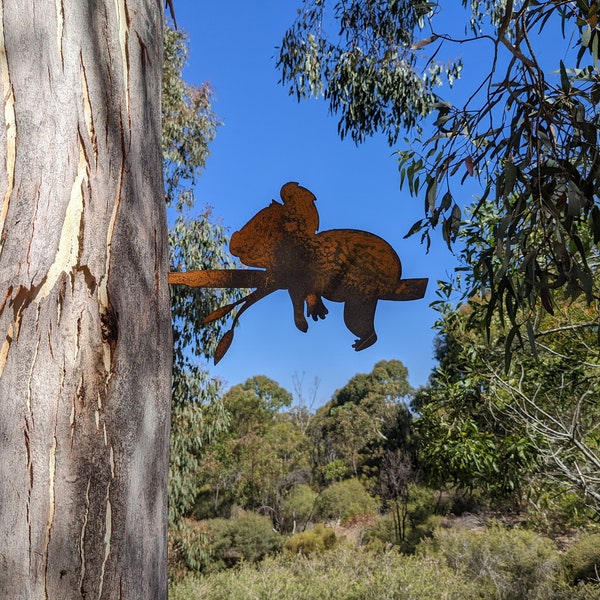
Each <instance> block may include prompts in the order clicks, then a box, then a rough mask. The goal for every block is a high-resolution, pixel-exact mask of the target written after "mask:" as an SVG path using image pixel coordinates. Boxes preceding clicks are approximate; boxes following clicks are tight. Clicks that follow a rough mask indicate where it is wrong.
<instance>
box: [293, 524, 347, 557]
mask: <svg viewBox="0 0 600 600" xmlns="http://www.w3.org/2000/svg"><path fill="white" fill-rule="evenodd" d="M335 542H336V537H335V532H334V531H333V529H329V528H328V527H325V525H322V524H321V523H319V524H317V525H316V526H315V528H314V529H309V530H308V531H303V532H302V533H296V534H295V535H293V536H292V537H291V538H290V539H289V540H287V542H286V543H285V544H284V546H283V548H284V550H285V551H286V552H288V553H289V554H302V555H304V556H311V555H313V554H318V553H321V552H323V551H325V550H330V549H331V548H333V546H334V545H335Z"/></svg>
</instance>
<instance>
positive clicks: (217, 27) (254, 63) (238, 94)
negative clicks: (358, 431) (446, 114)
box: [176, 0, 469, 405]
mask: <svg viewBox="0 0 600 600" xmlns="http://www.w3.org/2000/svg"><path fill="white" fill-rule="evenodd" d="M298 5H299V3H297V2H293V1H286V2H282V1H270V2H259V3H251V2H241V1H239V0H234V1H231V2H203V3H198V2H196V1H191V0H179V1H178V2H177V3H176V9H177V21H178V25H179V27H180V29H182V30H184V31H185V32H187V34H188V36H189V44H190V56H189V61H188V65H187V68H186V72H185V76H186V79H187V80H188V81H190V82H191V83H194V84H198V85H199V84H201V83H203V82H205V81H208V82H210V84H211V86H212V87H213V89H214V91H215V94H216V98H215V103H214V109H215V111H216V112H217V114H218V115H219V117H220V118H221V120H222V121H223V123H224V124H223V126H222V127H220V128H219V129H218V132H217V137H216V139H215V141H214V142H213V144H212V146H211V156H210V157H209V159H208V163H207V166H206V169H205V171H204V172H203V174H202V176H201V177H200V178H199V180H198V182H197V185H196V197H197V201H198V203H200V204H209V205H211V206H212V207H213V214H214V215H216V216H218V217H219V218H220V219H221V220H222V222H223V223H224V225H225V226H226V227H228V228H229V230H230V233H231V232H233V231H235V230H237V229H239V228H240V227H242V226H243V225H244V224H245V223H246V222H247V221H248V220H249V219H250V218H251V217H252V216H253V215H254V214H255V213H256V212H258V211H259V210H260V209H262V208H264V207H265V206H266V205H267V204H268V203H269V202H270V201H271V199H278V198H279V189H280V187H281V186H282V184H284V183H285V182H287V181H298V182H299V183H300V184H301V185H303V186H305V187H307V188H309V189H310V190H311V191H312V192H313V193H314V194H315V195H316V196H317V208H318V210H319V214H320V222H321V230H325V229H335V228H354V229H363V230H365V231H371V232H373V233H375V234H377V235H379V236H381V237H383V238H384V239H385V240H387V241H388V242H389V243H390V244H391V245H392V246H393V247H394V248H395V249H396V251H397V253H398V254H399V256H400V258H401V260H402V264H403V277H407V278H413V277H428V278H429V286H428V290H427V294H426V296H425V298H424V299H422V300H418V301H412V302H380V303H379V306H378V308H377V314H376V318H375V326H376V330H377V333H378V338H379V339H378V341H377V343H376V344H375V345H374V346H371V347H370V348H368V349H366V350H363V351H361V352H355V351H354V350H353V349H352V343H353V341H354V336H353V335H352V334H351V333H350V332H349V331H348V330H347V329H346V327H345V325H344V323H343V318H342V308H343V307H342V304H338V303H331V302H326V303H327V306H328V308H329V311H330V312H329V315H328V316H327V318H326V319H325V320H324V321H319V322H318V323H313V322H312V320H310V322H309V330H308V333H306V334H304V333H301V332H300V331H298V330H297V329H296V328H295V326H294V322H293V315H292V306H291V302H290V299H289V297H288V295H287V293H286V292H285V291H280V292H277V293H275V294H273V295H272V296H269V297H267V298H265V299H263V300H261V301H260V302H259V303H258V304H256V305H254V306H253V307H251V308H250V309H249V310H248V311H247V312H246V313H244V315H243V316H242V317H241V319H240V326H239V327H238V328H237V329H236V333H235V340H234V342H233V345H232V347H231V348H230V350H229V351H228V353H227V354H226V356H225V357H224V358H223V360H222V361H221V362H220V363H219V365H217V366H216V367H213V366H212V365H211V366H210V372H211V373H212V374H213V375H214V376H215V377H219V378H221V379H222V380H224V381H225V382H226V384H227V385H234V384H236V383H240V382H242V381H244V380H245V379H247V378H248V377H251V376H253V375H257V374H262V375H266V376H268V377H270V378H272V379H274V380H276V381H278V382H279V383H280V384H281V385H282V386H284V387H286V388H287V389H289V390H290V391H292V390H293V385H292V381H293V377H294V374H297V375H299V376H302V375H304V381H305V384H306V388H308V387H309V384H310V383H311V382H312V381H313V380H314V378H318V379H319V381H320V385H319V389H318V393H317V397H316V401H317V402H316V404H317V405H320V404H323V403H324V402H326V401H327V400H329V398H330V397H331V395H332V394H333V392H334V391H335V390H336V389H338V388H340V387H342V386H343V385H344V384H345V383H346V382H347V381H348V380H349V379H350V378H351V377H352V376H353V375H354V374H356V373H366V372H369V371H370V370H371V369H372V367H373V365H374V364H375V363H376V362H377V361H379V360H382V359H386V360H389V359H398V360H401V361H402V362H403V363H404V364H405V365H406V367H407V368H408V370H409V381H410V383H411V384H412V385H413V386H419V385H422V384H424V383H425V382H426V381H427V378H428V376H429V373H430V371H431V369H432V367H433V366H434V361H433V356H432V354H433V338H434V335H435V332H434V331H433V330H432V325H433V323H434V321H435V319H436V314H437V313H436V312H435V311H434V310H433V309H432V308H430V306H429V305H430V303H431V302H432V301H433V300H435V299H436V298H437V297H436V289H437V281H438V279H446V278H447V277H448V275H449V274H450V273H451V272H452V270H453V268H454V266H455V262H456V261H455V258H454V257H453V255H452V254H451V253H450V252H449V251H448V249H447V247H446V245H445V243H444V242H443V241H442V239H441V235H440V236H434V238H433V242H432V247H431V250H430V252H429V254H426V252H425V247H424V246H422V245H421V244H420V243H419V238H418V236H416V237H412V238H409V239H407V240H405V239H403V237H404V235H405V234H406V232H407V231H408V229H409V228H410V226H411V225H412V224H413V223H414V221H416V220H417V219H420V218H421V217H422V216H423V201H422V199H420V198H418V199H415V198H411V197H410V196H409V195H408V192H407V191H402V192H401V191H400V189H399V181H400V180H399V174H398V169H397V161H396V158H395V156H394V150H395V149H394V148H390V147H389V146H388V145H387V142H386V140H385V139H384V137H383V136H378V137H376V138H373V139H371V140H369V141H368V142H367V143H365V144H362V145H361V146H358V147H357V146H355V145H354V144H353V143H352V142H351V141H349V140H347V141H343V142H342V141H340V139H339V137H338V135H337V120H336V118H335V117H333V116H331V115H329V114H328V111H327V107H326V105H325V104H324V103H323V102H322V101H317V100H311V101H308V102H302V103H298V102H297V101H296V99H295V98H293V97H290V96H289V95H288V93H287V90H286V89H285V88H284V87H283V86H281V85H279V84H278V80H279V75H278V72H277V71H276V69H275V54H276V46H277V45H278V44H279V41H280V40H281V38H282V36H283V33H284V31H285V29H286V27H288V26H289V25H290V24H291V23H292V21H293V19H294V17H295V14H296V9H297V6H298ZM405 147H406V145H405V144H403V143H402V142H399V143H398V148H405ZM464 200H465V202H468V201H469V198H468V197H465V199H464ZM305 391H307V389H306V390H305Z"/></svg>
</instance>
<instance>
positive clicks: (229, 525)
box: [205, 511, 283, 570]
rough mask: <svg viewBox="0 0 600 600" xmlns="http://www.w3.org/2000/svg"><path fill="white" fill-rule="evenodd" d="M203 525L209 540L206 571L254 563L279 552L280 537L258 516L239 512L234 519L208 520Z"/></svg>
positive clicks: (280, 545) (266, 520) (281, 540)
mask: <svg viewBox="0 0 600 600" xmlns="http://www.w3.org/2000/svg"><path fill="white" fill-rule="evenodd" d="M205 523H206V527H207V530H208V534H209V538H210V543H209V552H210V555H211V564H210V565H209V566H210V569H209V570H215V569H220V568H223V567H232V566H234V565H236V564H237V563H239V562H242V561H244V562H250V563H255V562H258V561H260V560H262V559H263V558H264V557H265V556H267V555H268V554H272V553H273V552H277V551H279V550H281V547H282V543H283V538H282V536H281V535H280V534H278V533H277V532H276V531H275V530H274V529H273V524H272V523H271V520H270V519H269V518H267V517H264V516H262V515H257V514H255V513H251V512H243V511H242V512H241V513H240V515H239V516H237V517H236V518H234V519H210V520H208V521H205Z"/></svg>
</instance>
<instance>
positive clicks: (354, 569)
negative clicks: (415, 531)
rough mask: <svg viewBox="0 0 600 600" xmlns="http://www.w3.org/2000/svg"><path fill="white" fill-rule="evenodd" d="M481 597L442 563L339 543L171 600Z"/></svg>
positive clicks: (191, 587) (186, 588)
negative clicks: (330, 547) (308, 556)
mask: <svg viewBox="0 0 600 600" xmlns="http://www.w3.org/2000/svg"><path fill="white" fill-rule="evenodd" d="M482 597H484V596H482V595H480V594H479V593H478V590H477V589H476V587H475V586H474V585H473V584H472V583H471V582H469V581H467V580H466V579H462V578H461V577H460V576H459V575H458V574H457V573H456V572H454V571H452V570H451V569H450V568H449V567H447V566H446V565H445V564H441V563H439V562H438V561H432V560H429V559H425V560H421V559H417V558H416V557H414V556H403V555H400V554H399V553H397V552H379V553H375V552H369V551H367V550H364V549H360V548H356V547H355V546H351V545H349V544H340V545H339V546H336V547H335V548H334V549H332V550H331V551H329V552H327V553H326V554H321V555H320V554H315V555H313V556H312V557H310V558H304V557H302V556H298V555H295V556H289V555H288V556H286V554H283V555H279V556H276V557H273V558H267V559H266V560H264V561H263V562H261V563H260V564H259V565H257V566H255V567H253V566H252V565H243V566H242V567H241V568H240V569H238V570H236V571H235V574H233V573H232V572H231V571H227V572H222V573H214V574H211V575H209V576H207V577H203V578H202V579H197V578H190V579H188V580H186V581H184V582H181V583H178V584H174V585H172V587H171V590H170V594H169V598H171V599H172V600H199V599H200V598H202V600H231V599H236V598H240V599H242V598H257V599H258V598H261V599H263V600H268V599H277V600H415V599H418V600H441V599H457V600H458V599H459V598H460V600H475V599H480V598H482Z"/></svg>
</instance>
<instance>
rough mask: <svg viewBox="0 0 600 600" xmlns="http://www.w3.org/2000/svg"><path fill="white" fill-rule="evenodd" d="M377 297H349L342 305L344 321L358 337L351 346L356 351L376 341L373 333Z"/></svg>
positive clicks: (375, 335)
mask: <svg viewBox="0 0 600 600" xmlns="http://www.w3.org/2000/svg"><path fill="white" fill-rule="evenodd" d="M376 308H377V298H375V299H371V298H360V299H350V300H347V301H346V304H345V305H344V323H346V327H347V328H348V329H349V330H350V331H351V332H352V333H353V334H354V335H356V336H357V337H358V339H357V340H356V341H355V342H354V344H352V347H353V348H354V349H355V350H356V351H357V352H358V351H359V350H364V349H365V348H368V347H369V346H372V345H373V344H374V343H375V342H376V341H377V334H376V333H375V309H376Z"/></svg>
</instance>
